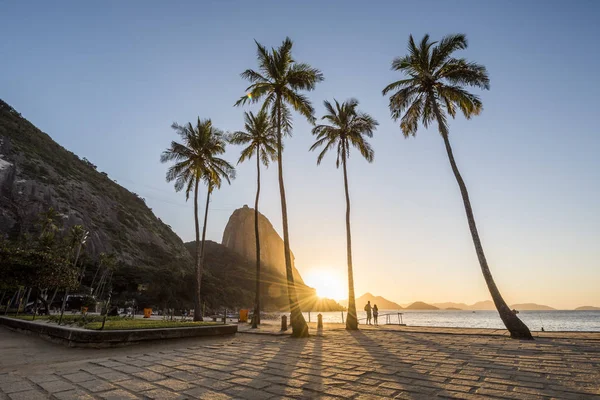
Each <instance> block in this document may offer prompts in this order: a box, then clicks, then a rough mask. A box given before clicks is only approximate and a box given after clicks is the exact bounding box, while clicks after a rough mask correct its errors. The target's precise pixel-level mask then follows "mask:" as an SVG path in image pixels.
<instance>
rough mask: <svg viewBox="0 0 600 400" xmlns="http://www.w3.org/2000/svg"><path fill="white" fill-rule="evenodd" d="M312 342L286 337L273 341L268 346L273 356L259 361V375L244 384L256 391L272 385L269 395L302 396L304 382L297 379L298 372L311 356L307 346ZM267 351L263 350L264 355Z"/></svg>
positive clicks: (307, 339)
mask: <svg viewBox="0 0 600 400" xmlns="http://www.w3.org/2000/svg"><path fill="white" fill-rule="evenodd" d="M311 340H312V338H291V337H286V338H284V339H282V340H277V341H273V342H272V343H270V344H269V345H268V353H273V355H272V356H271V357H269V358H268V359H266V360H265V359H264V358H262V359H259V360H258V363H259V364H260V368H255V369H254V370H255V372H256V373H257V374H255V376H254V377H253V378H252V379H251V380H249V381H247V382H244V383H243V384H244V385H245V386H249V387H251V388H254V389H256V390H264V389H266V388H267V386H269V385H270V386H269V388H268V389H269V393H271V394H275V395H280V396H292V397H294V396H298V395H302V386H303V383H304V381H302V380H298V379H296V377H297V373H296V371H297V370H298V368H299V367H301V365H300V364H301V363H302V360H303V359H305V358H306V357H307V354H309V353H307V345H308V344H309V343H310V341H311ZM265 350H266V349H264V348H263V349H262V353H263V354H264V352H265ZM272 350H273V351H272ZM309 358H310V357H309ZM267 384H268V385H267ZM273 384H274V385H276V386H273Z"/></svg>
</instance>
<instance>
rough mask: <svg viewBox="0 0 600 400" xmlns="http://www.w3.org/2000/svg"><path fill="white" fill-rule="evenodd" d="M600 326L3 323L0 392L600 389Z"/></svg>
mask: <svg viewBox="0 0 600 400" xmlns="http://www.w3.org/2000/svg"><path fill="white" fill-rule="evenodd" d="M591 336H592V338H578V337H574V338H569V337H568V335H566V337H564V338H540V339H538V340H536V341H533V342H527V341H516V340H510V339H507V338H505V337H502V336H498V335H480V334H477V335H467V334H450V333H444V332H443V331H442V332H440V333H436V332H432V331H428V332H413V331H410V332H407V331H394V330H387V329H381V330H373V329H370V330H364V331H359V332H353V333H348V332H346V331H344V330H325V331H324V332H322V333H321V334H320V335H315V336H312V337H311V338H308V339H292V338H290V337H288V336H272V335H250V334H243V333H242V334H237V335H235V336H229V337H227V338H218V339H193V340H185V341H173V342H170V343H155V344H150V343H149V344H143V345H138V346H132V347H127V348H120V349H102V350H97V349H69V348H66V347H62V346H58V345H55V344H52V343H47V342H43V341H42V340H41V339H39V338H37V337H28V336H25V335H21V334H19V333H16V332H11V331H7V330H5V329H0V399H2V400H4V399H15V400H16V399H25V400H29V399H32V400H36V399H47V398H52V399H61V400H63V399H64V400H66V399H136V398H146V399H185V398H189V399H230V398H236V399H237V398H239V399H267V398H331V399H333V398H350V399H378V398H400V399H430V398H436V397H438V398H457V399H477V398H500V399H547V398H557V399H592V398H595V399H600V340H597V339H598V334H596V335H595V336H594V334H592V335H591ZM19 351H21V352H22V354H23V356H21V357H19Z"/></svg>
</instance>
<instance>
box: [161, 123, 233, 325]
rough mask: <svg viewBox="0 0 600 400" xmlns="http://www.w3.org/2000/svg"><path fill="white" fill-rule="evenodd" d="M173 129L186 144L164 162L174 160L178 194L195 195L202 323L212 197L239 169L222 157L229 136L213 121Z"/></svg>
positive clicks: (174, 146) (198, 317)
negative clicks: (202, 190)
mask: <svg viewBox="0 0 600 400" xmlns="http://www.w3.org/2000/svg"><path fill="white" fill-rule="evenodd" d="M171 128H173V130H175V132H176V133H177V134H178V135H179V136H180V137H181V140H182V143H178V142H175V141H173V142H171V146H170V147H169V148H168V149H167V150H165V151H164V152H163V153H162V155H161V157H160V160H161V162H163V163H166V162H170V161H174V162H175V164H174V165H172V166H171V167H169V169H168V171H167V176H166V178H167V182H172V181H175V191H177V192H179V191H181V190H185V199H186V201H187V200H188V199H189V197H190V193H191V192H192V191H193V192H194V220H195V224H196V252H195V261H196V296H195V303H194V321H202V307H201V304H200V293H201V291H200V289H201V286H202V273H203V270H204V242H205V239H206V222H207V219H208V204H209V202H210V195H211V193H212V191H213V190H214V189H215V188H217V189H218V188H220V187H221V183H222V181H223V180H226V181H227V182H228V183H230V179H231V178H233V177H234V176H235V169H234V168H233V166H232V165H231V164H229V163H228V162H227V161H225V160H223V159H222V158H219V157H218V156H219V155H221V154H223V153H225V137H224V134H223V132H222V131H221V130H220V129H217V128H215V127H214V126H213V125H212V122H211V120H210V119H205V120H201V119H200V118H198V121H197V123H196V126H194V125H192V123H187V124H185V125H183V126H182V125H179V124H177V123H173V125H172V126H171ZM200 180H202V181H203V182H204V183H205V184H206V185H207V187H208V190H207V194H206V209H205V211H204V227H203V228H202V242H200V224H199V220H198V187H199V186H200Z"/></svg>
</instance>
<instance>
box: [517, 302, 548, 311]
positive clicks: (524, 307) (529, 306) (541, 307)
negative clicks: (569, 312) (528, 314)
mask: <svg viewBox="0 0 600 400" xmlns="http://www.w3.org/2000/svg"><path fill="white" fill-rule="evenodd" d="M510 308H511V309H513V310H528V311H552V310H556V308H553V307H550V306H545V305H543V304H535V303H523V304H513V305H512V306H510Z"/></svg>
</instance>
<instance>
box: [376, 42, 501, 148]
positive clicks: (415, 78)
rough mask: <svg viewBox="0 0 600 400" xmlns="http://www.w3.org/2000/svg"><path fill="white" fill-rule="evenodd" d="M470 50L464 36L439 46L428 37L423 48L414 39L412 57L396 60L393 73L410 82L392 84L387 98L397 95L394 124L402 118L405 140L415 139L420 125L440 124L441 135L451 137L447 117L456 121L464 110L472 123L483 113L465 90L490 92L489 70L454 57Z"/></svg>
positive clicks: (392, 102)
mask: <svg viewBox="0 0 600 400" xmlns="http://www.w3.org/2000/svg"><path fill="white" fill-rule="evenodd" d="M466 48H467V38H466V36H465V35H463V34H455V35H448V36H446V37H444V38H443V39H442V40H441V41H439V42H431V41H430V40H429V35H425V36H424V37H423V39H422V40H421V43H420V44H419V46H417V45H416V44H415V41H414V39H413V37H412V35H411V36H410V38H409V41H408V54H407V55H406V56H404V57H398V58H396V59H394V60H393V62H392V69H393V70H395V71H401V72H403V73H405V74H406V75H407V78H406V79H402V80H399V81H396V82H394V83H391V84H389V85H388V86H386V87H385V89H383V94H384V95H386V94H388V93H389V92H391V91H396V92H395V93H394V94H393V95H392V96H390V104H389V107H390V111H391V114H392V118H393V119H394V120H398V119H399V118H401V122H400V127H401V129H402V132H403V133H404V136H407V137H408V136H410V135H412V136H414V135H415V134H416V132H417V126H418V123H419V121H421V122H422V123H423V125H424V126H425V127H426V128H427V127H428V126H429V125H430V124H431V123H432V122H434V121H437V123H438V129H439V132H440V133H441V134H442V135H448V123H447V119H446V114H448V115H450V116H451V117H452V118H454V117H455V116H456V111H457V109H460V111H461V112H462V113H463V115H464V116H465V118H467V119H470V118H471V117H472V116H474V115H478V114H479V113H480V112H481V111H482V109H483V106H482V103H481V100H480V99H479V97H478V96H476V95H474V94H472V93H469V92H467V91H466V90H465V89H464V88H463V87H464V86H469V87H477V88H480V89H486V90H489V88H490V80H489V77H488V74H487V70H486V68H485V67H484V66H483V65H480V64H476V63H474V62H469V61H467V60H466V59H464V58H454V57H453V56H452V54H453V53H454V52H455V51H456V50H463V49H466ZM405 111H406V112H405ZM444 111H445V112H444ZM404 112H405V113H404ZM403 113H404V116H402V114H403Z"/></svg>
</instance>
